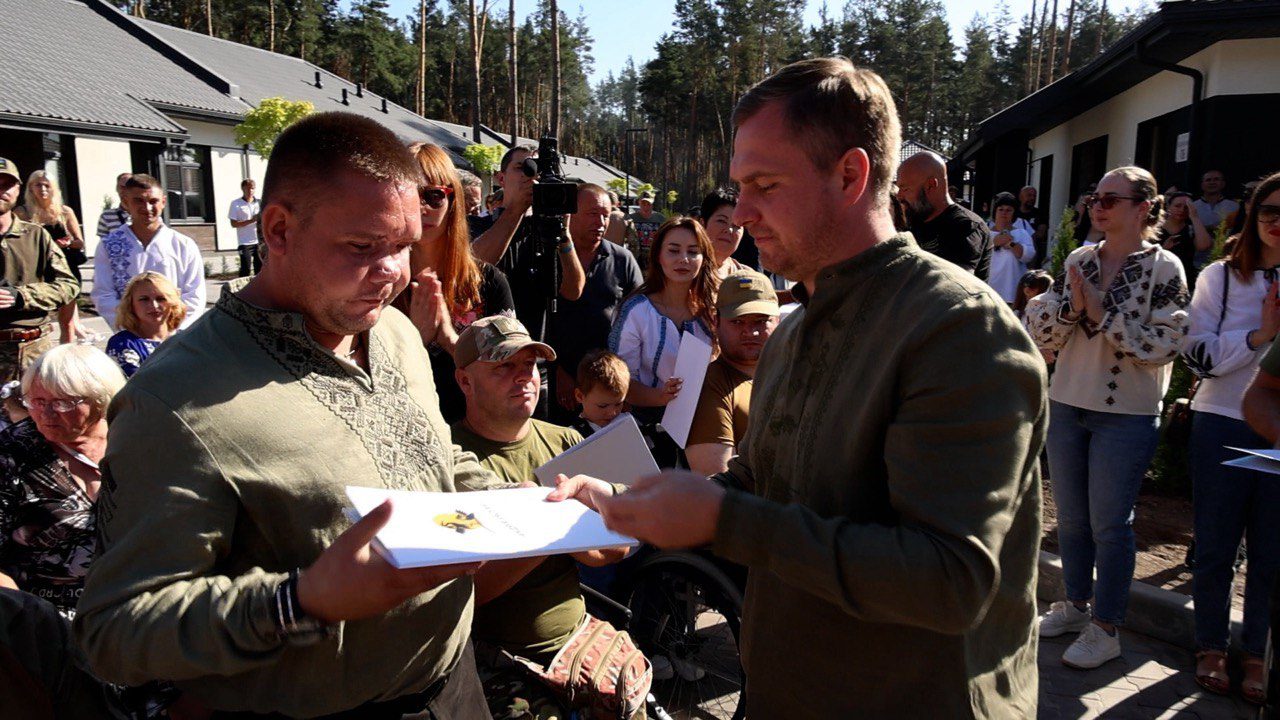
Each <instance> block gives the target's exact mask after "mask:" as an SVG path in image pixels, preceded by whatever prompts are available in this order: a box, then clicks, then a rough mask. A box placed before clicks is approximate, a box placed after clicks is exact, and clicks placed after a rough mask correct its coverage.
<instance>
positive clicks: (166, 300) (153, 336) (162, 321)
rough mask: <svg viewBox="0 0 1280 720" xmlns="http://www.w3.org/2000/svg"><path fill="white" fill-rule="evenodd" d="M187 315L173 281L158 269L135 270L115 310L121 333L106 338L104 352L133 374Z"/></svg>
mask: <svg viewBox="0 0 1280 720" xmlns="http://www.w3.org/2000/svg"><path fill="white" fill-rule="evenodd" d="M186 317H187V306H186V305H183V304H182V296H181V295H180V294H179V293H178V286H177V285H174V284H173V281H172V280H170V279H169V278H167V277H165V276H164V275H162V274H160V273H158V272H152V271H147V272H144V273H138V274H137V275H136V276H134V278H133V279H132V280H130V281H129V284H128V285H126V286H125V289H124V297H123V298H121V300H120V306H119V309H118V310H117V312H116V321H117V322H119V323H120V332H118V333H116V334H115V335H112V336H111V339H110V340H108V341H107V355H109V356H111V359H112V360H115V361H116V364H117V365H119V366H120V369H121V370H123V371H124V374H125V377H132V376H133V374H134V373H135V372H137V371H138V368H139V367H140V366H141V365H142V361H144V360H146V359H147V358H148V357H150V355H151V353H153V352H155V349H156V348H157V347H160V343H162V342H164V341H165V340H166V339H168V337H169V336H170V335H172V334H173V333H174V331H176V330H177V329H178V327H179V326H180V325H182V321H183V320H184V319H186Z"/></svg>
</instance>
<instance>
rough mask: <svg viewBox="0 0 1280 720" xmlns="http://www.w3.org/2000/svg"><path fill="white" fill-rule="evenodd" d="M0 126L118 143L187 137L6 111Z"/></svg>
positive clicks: (3, 113) (0, 119)
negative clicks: (99, 138) (112, 140)
mask: <svg viewBox="0 0 1280 720" xmlns="http://www.w3.org/2000/svg"><path fill="white" fill-rule="evenodd" d="M0 127H4V128H9V129H13V130H30V131H32V132H47V133H60V134H69V135H75V136H77V137H101V138H105V139H119V140H148V141H156V140H160V141H170V140H174V141H181V140H184V139H185V138H186V137H187V133H185V132H164V131H161V130H148V129H142V128H131V127H123V126H117V125H104V124H102V123H93V122H83V121H79V120H63V119H61V118H47V117H37V116H33V115H20V114H17V113H6V112H0Z"/></svg>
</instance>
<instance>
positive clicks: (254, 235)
mask: <svg viewBox="0 0 1280 720" xmlns="http://www.w3.org/2000/svg"><path fill="white" fill-rule="evenodd" d="M254 187H255V186H254V183H253V181H252V180H249V179H247V178H246V179H244V180H241V181H240V190H241V192H243V193H244V195H243V196H241V197H238V198H236V199H235V200H232V201H231V211H230V212H229V213H227V219H228V220H230V221H231V227H233V228H235V229H236V240H238V241H239V244H240V277H249V275H250V269H249V264H250V263H251V262H252V263H253V270H252V274H254V275H257V274H258V273H260V272H262V256H261V255H259V254H258V213H259V211H260V210H261V208H260V206H259V204H258V199H257V198H255V197H254V196H253V191H254Z"/></svg>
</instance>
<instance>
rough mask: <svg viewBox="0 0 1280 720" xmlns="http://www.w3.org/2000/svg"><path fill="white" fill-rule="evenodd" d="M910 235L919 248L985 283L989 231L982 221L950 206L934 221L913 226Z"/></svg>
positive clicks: (988, 272)
mask: <svg viewBox="0 0 1280 720" xmlns="http://www.w3.org/2000/svg"><path fill="white" fill-rule="evenodd" d="M911 234H912V235H914V236H915V238H916V242H917V243H919V245H920V247H921V248H924V249H925V250H928V251H929V252H931V253H933V254H934V255H937V256H938V257H940V258H942V259H944V260H949V261H951V262H953V263H955V264H956V265H959V266H960V267H962V268H964V269H965V270H968V271H969V272H971V273H973V274H974V275H976V276H978V279H979V280H986V279H987V277H988V276H989V275H990V274H991V250H992V244H991V231H990V230H989V229H988V228H987V224H986V223H985V222H983V220H982V218H980V217H978V216H977V215H975V214H974V213H973V212H971V211H969V210H966V209H964V208H963V207H961V206H959V205H957V204H955V203H952V204H951V205H949V206H948V207H947V209H946V210H943V211H942V212H941V213H939V215H938V216H937V217H935V218H934V219H932V220H930V221H928V222H926V223H923V224H920V225H919V227H916V226H915V225H913V226H912V228H911Z"/></svg>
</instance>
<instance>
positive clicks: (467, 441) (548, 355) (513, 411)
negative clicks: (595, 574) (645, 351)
mask: <svg viewBox="0 0 1280 720" xmlns="http://www.w3.org/2000/svg"><path fill="white" fill-rule="evenodd" d="M539 359H541V360H555V359H556V354H555V351H553V350H552V349H551V348H550V346H547V345H544V344H543V343H540V342H535V341H534V340H533V338H532V337H530V336H529V331H528V330H526V329H525V327H524V326H523V325H521V324H520V322H519V321H518V320H515V319H514V318H509V317H505V316H501V315H495V316H492V317H487V318H483V319H481V320H477V321H476V322H475V323H473V324H472V325H471V326H470V327H468V328H467V329H466V330H463V331H462V334H461V335H459V336H458V342H457V344H456V346H455V347H454V360H455V362H456V363H457V366H458V370H457V373H456V378H457V380H458V387H460V388H462V394H463V395H465V396H466V398H467V414H466V417H465V418H463V419H462V420H461V421H459V422H457V423H455V424H454V426H453V428H452V429H453V433H452V436H453V441H454V442H455V443H457V444H458V447H460V448H462V449H463V450H466V451H467V452H471V453H474V454H475V456H476V459H477V460H479V461H480V465H481V466H483V467H484V468H485V469H487V470H490V471H492V472H493V473H494V474H495V475H497V476H498V477H499V478H501V479H502V480H504V481H506V482H507V483H510V484H511V485H512V486H516V485H519V484H521V483H526V482H536V478H535V477H534V473H533V471H534V470H535V469H536V468H538V467H540V466H541V465H542V464H544V463H546V462H547V461H549V460H551V459H552V458H554V457H555V456H557V455H559V454H560V453H562V452H564V451H566V450H568V449H569V448H571V447H573V446H574V445H576V444H577V443H579V442H581V441H582V436H581V435H579V434H578V431H576V430H574V429H572V428H567V427H561V426H559V425H553V424H551V423H547V422H542V421H541V420H534V419H533V410H534V408H535V407H536V405H537V402H538V391H539V390H540V387H541V376H540V375H539V373H538V360H539ZM591 484H592V487H594V489H595V490H596V492H599V493H603V494H606V495H611V494H613V493H614V492H615V490H614V488H613V487H611V486H610V485H608V484H607V483H605V482H604V481H603V480H594V479H593V480H591ZM625 556H626V548H613V549H603V550H591V551H588V552H580V553H573V554H571V555H555V556H551V557H534V558H521V559H517V560H511V561H506V562H502V563H490V564H489V565H487V566H486V570H487V572H486V573H485V574H484V576H480V575H477V577H476V594H475V598H476V614H475V622H474V623H473V625H472V637H473V638H474V639H475V641H476V648H477V650H476V652H477V655H476V657H477V662H478V663H479V665H480V670H481V675H482V676H483V677H484V678H485V683H484V684H485V688H486V691H485V692H486V695H487V696H488V697H489V699H490V708H491V710H494V711H495V712H494V717H495V718H524V717H532V716H533V709H532V707H531V706H533V705H539V704H540V703H546V701H547V699H546V698H544V697H542V696H541V695H542V694H541V693H539V692H538V688H536V687H531V686H524V687H521V688H512V687H511V686H510V685H511V680H512V677H511V676H510V675H509V674H508V673H504V672H501V670H500V668H499V667H497V665H495V664H493V663H492V662H488V661H487V659H490V660H491V659H492V657H493V656H494V654H495V653H494V651H496V650H502V651H506V652H507V653H510V654H512V655H517V656H519V657H523V658H528V659H530V660H533V661H534V662H536V663H540V664H542V665H544V666H546V665H549V664H550V662H551V660H552V659H553V658H554V657H555V655H556V653H557V652H559V651H560V649H561V648H562V647H564V645H565V643H566V642H567V641H568V639H569V637H570V636H571V635H572V634H573V631H574V630H576V629H577V628H578V626H579V625H580V624H581V623H582V622H583V619H584V618H585V616H586V613H587V609H586V603H585V601H584V600H583V597H582V592H581V590H580V589H579V586H578V568H577V565H575V563H574V561H575V560H576V561H578V562H581V563H584V564H586V565H591V566H599V565H605V564H608V563H612V562H617V561H618V560H621V559H622V558H623V557H625ZM513 692H515V693H517V697H518V699H519V700H520V701H521V702H517V703H513V702H511V699H512V698H511V696H512V693H513ZM526 701H527V703H528V705H529V707H527V706H525V702H526ZM544 709H545V707H544ZM546 711H547V712H551V711H552V710H550V709H546ZM538 712H539V715H538V717H542V716H543V715H542V714H541V713H542V712H543V710H539V711H538ZM561 717H563V715H562V716H561Z"/></svg>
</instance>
